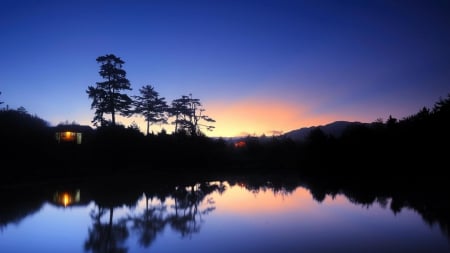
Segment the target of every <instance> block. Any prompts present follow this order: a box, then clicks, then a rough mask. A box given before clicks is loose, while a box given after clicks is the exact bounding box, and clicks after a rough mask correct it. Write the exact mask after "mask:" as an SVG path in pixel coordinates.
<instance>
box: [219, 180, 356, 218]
mask: <svg viewBox="0 0 450 253" xmlns="http://www.w3.org/2000/svg"><path fill="white" fill-rule="evenodd" d="M347 203H348V200H347V198H346V197H344V196H342V195H338V196H336V197H335V198H332V197H331V196H327V197H326V198H325V199H324V201H323V202H322V203H319V202H317V201H316V200H314V199H313V197H312V196H311V193H310V191H309V190H308V189H306V188H303V187H298V188H296V189H295V190H294V191H292V192H291V193H287V194H286V195H283V194H282V193H275V192H273V191H272V190H271V189H267V190H262V189H260V190H259V192H258V193H253V192H251V191H249V190H248V189H246V188H245V187H244V186H243V185H240V184H238V185H234V186H233V187H229V186H228V187H227V190H226V191H225V194H223V195H222V196H220V201H218V202H217V203H216V204H217V206H216V207H217V210H220V211H223V212H231V213H240V214H249V215H254V214H255V213H280V212H284V211H286V212H289V211H291V210H296V211H299V210H301V211H302V212H303V213H314V211H315V210H316V209H317V208H319V206H320V205H323V204H325V205H346V204H347Z"/></svg>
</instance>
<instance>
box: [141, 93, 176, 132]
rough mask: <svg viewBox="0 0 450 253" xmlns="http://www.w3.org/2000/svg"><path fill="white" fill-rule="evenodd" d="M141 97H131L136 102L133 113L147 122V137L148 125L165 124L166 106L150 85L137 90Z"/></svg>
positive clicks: (162, 98)
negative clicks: (141, 116) (139, 115)
mask: <svg viewBox="0 0 450 253" xmlns="http://www.w3.org/2000/svg"><path fill="white" fill-rule="evenodd" d="M139 93H140V94H141V96H133V97H134V98H135V99H136V100H135V101H134V103H135V107H136V108H135V112H136V113H138V114H141V115H143V116H144V118H145V121H146V122H147V135H148V134H149V131H150V124H153V123H163V124H166V123H167V110H168V106H167V103H166V101H165V98H164V97H160V96H159V93H158V92H157V91H155V88H154V87H153V86H151V85H146V86H143V87H142V88H140V89H139Z"/></svg>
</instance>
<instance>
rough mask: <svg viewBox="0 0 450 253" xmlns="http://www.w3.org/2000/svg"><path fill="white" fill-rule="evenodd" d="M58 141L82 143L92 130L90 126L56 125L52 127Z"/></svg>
mask: <svg viewBox="0 0 450 253" xmlns="http://www.w3.org/2000/svg"><path fill="white" fill-rule="evenodd" d="M53 130H54V132H55V138H56V141H57V142H58V143H73V144H82V143H84V142H85V141H86V137H87V138H88V136H89V135H90V134H91V133H92V132H93V131H94V130H93V129H92V128H91V127H90V126H83V125H73V124H72V125H58V126H56V127H54V128H53Z"/></svg>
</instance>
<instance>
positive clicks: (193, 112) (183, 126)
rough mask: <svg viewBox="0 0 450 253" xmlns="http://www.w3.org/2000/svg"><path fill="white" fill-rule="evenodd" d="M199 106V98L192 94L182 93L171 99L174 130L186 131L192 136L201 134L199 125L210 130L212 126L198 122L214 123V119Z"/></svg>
mask: <svg viewBox="0 0 450 253" xmlns="http://www.w3.org/2000/svg"><path fill="white" fill-rule="evenodd" d="M201 107H202V104H201V103H200V99H198V98H192V94H189V96H186V95H183V96H181V98H178V99H175V100H173V101H172V107H171V108H170V112H171V115H172V116H175V121H174V122H173V123H174V124H175V132H177V131H186V132H187V133H189V134H190V135H192V136H197V135H201V127H205V128H206V129H207V130H209V131H212V130H213V129H214V126H212V125H207V124H202V123H200V122H201V121H206V122H207V123H214V122H216V121H215V120H214V119H212V118H210V117H209V116H207V115H204V114H203V112H204V111H205V109H203V108H201Z"/></svg>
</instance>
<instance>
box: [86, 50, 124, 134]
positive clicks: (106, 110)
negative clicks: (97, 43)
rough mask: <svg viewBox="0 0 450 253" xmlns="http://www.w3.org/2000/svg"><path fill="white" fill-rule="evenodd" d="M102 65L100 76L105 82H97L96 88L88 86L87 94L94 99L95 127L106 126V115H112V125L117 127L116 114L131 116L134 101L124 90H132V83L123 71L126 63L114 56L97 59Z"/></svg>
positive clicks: (92, 106) (92, 104)
mask: <svg viewBox="0 0 450 253" xmlns="http://www.w3.org/2000/svg"><path fill="white" fill-rule="evenodd" d="M96 60H97V62H98V63H100V64H101V65H100V71H99V74H100V76H101V77H102V78H103V79H104V81H103V82H96V86H95V87H94V86H88V89H87V90H86V93H87V94H88V96H89V98H90V99H92V103H91V109H94V108H95V116H94V119H93V120H92V123H94V125H95V126H97V124H100V125H101V126H104V125H105V124H106V123H107V121H106V120H105V118H104V114H111V124H112V125H113V126H115V125H116V113H118V114H120V115H122V116H130V115H131V114H132V112H131V105H132V99H131V98H130V97H129V96H128V95H127V94H125V93H121V91H123V90H131V84H130V81H128V79H127V78H126V71H125V70H123V69H122V65H123V64H124V63H125V62H124V61H123V60H122V59H120V57H117V56H115V55H114V54H107V55H104V56H99V57H97V59H96Z"/></svg>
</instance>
